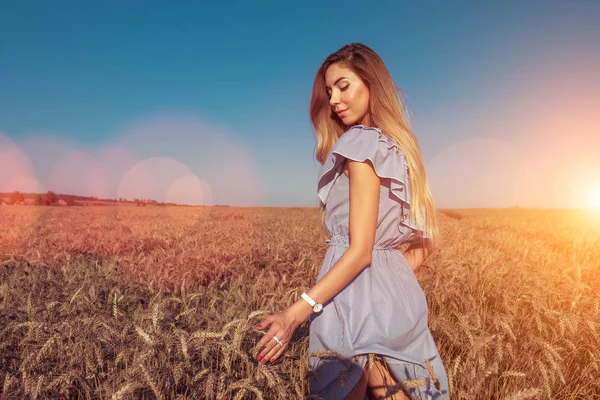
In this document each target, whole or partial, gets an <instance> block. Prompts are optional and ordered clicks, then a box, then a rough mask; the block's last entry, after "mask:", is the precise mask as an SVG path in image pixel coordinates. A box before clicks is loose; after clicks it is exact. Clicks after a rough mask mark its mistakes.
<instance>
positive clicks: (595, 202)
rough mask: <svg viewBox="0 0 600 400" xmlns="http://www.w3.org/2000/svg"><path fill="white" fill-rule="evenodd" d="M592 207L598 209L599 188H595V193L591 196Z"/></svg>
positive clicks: (599, 202) (599, 205)
mask: <svg viewBox="0 0 600 400" xmlns="http://www.w3.org/2000/svg"><path fill="white" fill-rule="evenodd" d="M592 207H594V208H596V209H598V210H600V189H598V190H596V193H594V195H593V196H592Z"/></svg>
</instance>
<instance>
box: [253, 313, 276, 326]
mask: <svg viewBox="0 0 600 400" xmlns="http://www.w3.org/2000/svg"><path fill="white" fill-rule="evenodd" d="M272 323H273V315H268V316H266V317H265V319H263V320H262V321H260V324H258V325H257V326H256V327H257V328H258V329H265V328H266V327H267V326H269V325H271V324H272Z"/></svg>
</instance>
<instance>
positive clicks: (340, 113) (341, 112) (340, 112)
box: [335, 109, 348, 117]
mask: <svg viewBox="0 0 600 400" xmlns="http://www.w3.org/2000/svg"><path fill="white" fill-rule="evenodd" d="M347 110H348V109H345V110H340V111H336V112H335V113H336V114H337V115H338V116H340V117H341V116H342V114H344V113H345V112H346V111H347Z"/></svg>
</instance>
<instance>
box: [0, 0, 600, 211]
mask: <svg viewBox="0 0 600 400" xmlns="http://www.w3.org/2000/svg"><path fill="white" fill-rule="evenodd" d="M599 20H600V2H598V1H592V0H573V1H567V0H563V1H557V0H553V1H526V2H522V1H507V2H494V3H493V4H492V3H491V2H476V1H468V2H467V1H456V2H455V1H453V2H441V1H437V2H430V1H429V2H408V1H389V2H387V1H386V2H373V3H370V4H369V5H368V6H367V4H366V3H365V2H362V1H356V2H354V1H345V2H275V1H273V2H242V1H239V2H221V3H219V2H210V4H207V5H201V4H200V3H199V2H191V1H189V2H187V1H180V2H158V1H102V2H81V1H77V2H75V1H54V2H43V1H24V2H18V3H17V2H13V4H9V3H8V2H3V3H2V4H1V5H0V61H1V62H0V155H4V157H3V158H4V162H3V161H0V167H2V168H1V170H2V171H1V172H0V191H6V190H15V189H20V190H23V191H28V189H39V190H54V191H58V192H61V193H76V194H85V195H97V196H100V197H119V196H123V197H131V198H133V197H134V196H135V197H144V196H147V197H154V198H157V199H158V200H166V199H171V200H173V199H175V200H177V201H181V202H185V201H189V202H190V203H193V202H197V203H200V202H203V203H213V204H230V205H248V206H256V205H259V206H316V205H317V197H316V178H317V173H318V168H319V166H318V164H317V162H316V161H315V160H314V159H313V150H314V136H313V131H312V128H311V125H310V122H309V117H308V103H309V100H310V93H311V85H312V81H313V79H314V74H315V72H316V70H317V68H318V67H319V65H320V63H321V62H322V61H323V60H324V59H325V57H326V56H327V55H328V54H330V53H332V52H334V51H335V50H337V49H338V48H340V47H341V46H343V45H344V44H347V43H351V42H361V43H364V44H366V45H368V46H370V47H371V48H373V49H374V50H375V51H376V52H378V53H379V55H380V56H381V57H382V59H383V60H384V62H385V63H386V65H387V67H388V69H389V70H390V73H391V74H392V76H393V78H394V79H395V81H396V83H397V84H398V86H399V87H401V88H402V90H403V91H404V92H405V93H406V95H407V97H408V108H409V109H410V111H411V120H412V124H413V128H414V131H415V134H416V135H417V138H418V139H419V143H420V146H421V150H422V153H423V157H424V159H425V163H426V168H427V171H428V178H429V181H430V185H431V187H432V191H433V194H434V196H435V198H436V203H437V205H438V206H439V207H506V206H513V205H520V206H525V207H559V208H570V207H586V206H592V205H596V201H597V205H598V207H599V208H600V164H599V162H600V161H598V160H600V139H599V138H600V117H598V115H600V113H598V111H597V110H598V109H600V79H598V76H599V72H598V71H600V24H598V21H599ZM9 155H10V156H9ZM161 174H162V175H161ZM159 175H161V176H159ZM190 176H193V177H192V178H190ZM186 177H187V178H186ZM194 177H195V178H194ZM194 179H195V180H194ZM149 186H152V188H149ZM186 188H190V189H189V190H187V194H186ZM194 188H195V189H194ZM32 191H33V190H32ZM167 192H169V193H170V194H168V193H167ZM186 195H187V196H188V198H186ZM165 196H166V197H165ZM169 196H170V197H169ZM189 196H191V197H189ZM194 196H195V197H194ZM200 197H202V199H203V200H202V201H200V200H199V198H200Z"/></svg>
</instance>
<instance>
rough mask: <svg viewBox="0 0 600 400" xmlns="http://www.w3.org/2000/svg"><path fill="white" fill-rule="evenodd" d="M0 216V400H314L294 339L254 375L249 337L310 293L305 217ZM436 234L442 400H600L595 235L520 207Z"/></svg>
mask: <svg viewBox="0 0 600 400" xmlns="http://www.w3.org/2000/svg"><path fill="white" fill-rule="evenodd" d="M0 212H1V213H0V244H1V246H2V247H1V248H0V282H2V283H0V386H1V388H2V397H3V398H24V397H27V396H29V397H31V398H35V397H36V396H38V397H40V398H52V397H61V398H98V397H101V398H113V399H121V398H142V399H154V398H190V399H191V398H207V399H217V398H218V399H226V400H229V399H256V398H259V399H260V398H265V399H266V398H272V399H288V398H302V397H307V398H311V396H310V394H309V393H308V387H307V377H308V376H309V375H310V374H312V373H313V371H310V370H309V369H308V365H307V360H308V357H309V354H308V324H307V323H304V324H302V325H301V326H299V327H298V330H297V333H296V334H295V337H294V339H293V341H292V342H291V343H290V346H289V348H288V349H287V350H286V352H285V353H284V354H283V356H282V357H281V358H280V359H279V360H277V361H276V362H275V363H273V364H267V365H262V364H259V363H257V362H256V359H255V356H256V354H255V351H254V345H255V344H256V342H258V340H259V339H260V338H261V337H262V335H263V334H264V331H261V330H258V329H255V328H254V326H256V324H257V323H258V321H260V320H261V319H262V318H263V317H264V316H265V315H267V314H269V313H272V312H277V311H281V310H283V309H284V308H285V307H286V306H288V305H290V304H292V303H293V302H294V301H296V300H297V299H298V297H299V295H300V293H302V291H304V290H306V288H308V287H310V286H311V285H312V284H314V281H315V279H316V276H317V274H318V272H319V267H320V265H321V263H322V261H323V257H324V254H325V251H326V249H327V247H326V244H325V242H324V239H326V237H324V236H323V234H322V233H321V232H320V231H319V229H318V219H317V215H316V213H315V210H314V209H309V208H287V209H280V208H229V207H197V208H183V207H181V208H180V207H166V208H162V207H155V208H152V207H149V208H132V207H77V208H54V207H46V208H44V207H3V208H2V210H1V211H0ZM440 223H441V231H442V236H443V238H445V239H444V240H445V242H444V243H442V244H441V247H440V248H439V249H438V250H437V251H436V252H434V253H433V254H432V256H431V257H430V258H429V259H428V260H427V262H426V263H425V265H423V266H422V267H420V268H419V269H418V270H417V271H416V275H417V277H418V279H419V283H420V285H421V286H422V288H423V290H424V292H425V294H426V298H427V303H428V306H429V311H430V313H429V326H430V329H431V332H432V335H433V336H434V338H435V340H436V344H437V345H438V348H439V350H440V355H441V356H442V359H443V360H444V364H445V365H446V371H447V374H448V379H449V385H450V398H452V399H459V400H462V399H465V400H466V399H486V398H505V399H525V398H540V397H543V398H569V399H571V398H572V399H575V398H595V397H598V396H599V394H600V382H599V381H598V380H597V376H598V375H599V374H600V364H599V360H600V350H599V349H600V332H599V329H598V326H599V325H598V322H597V321H598V317H600V295H599V294H598V293H597V292H596V291H595V290H594V288H596V287H599V286H600V224H598V223H597V221H596V222H594V221H593V220H592V219H591V218H589V216H587V215H585V214H583V213H582V212H579V211H561V210H555V211H552V210H524V209H505V210H475V209H473V210H442V212H441V213H440ZM457 238H459V239H457ZM311 356H316V357H320V358H321V359H322V360H323V361H327V359H328V358H329V357H331V358H335V357H339V354H336V353H335V352H323V353H315V354H311ZM429 369H430V368H428V373H429V375H430V376H429V378H430V379H431V381H432V382H434V383H435V382H436V381H437V377H435V376H434V375H435V374H432V371H430V370H429ZM522 371H523V372H522ZM345 378H348V377H347V376H345ZM421 378H424V377H417V379H414V380H412V381H405V382H402V384H404V385H405V387H416V386H420V385H423V384H424V383H425V381H424V379H421ZM313 398H314V397H313Z"/></svg>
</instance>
